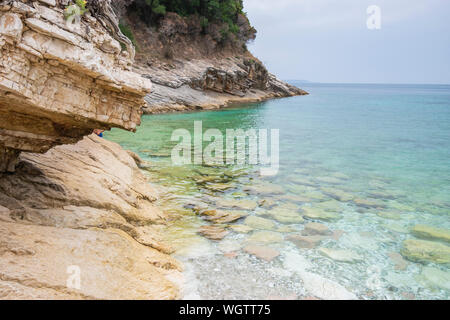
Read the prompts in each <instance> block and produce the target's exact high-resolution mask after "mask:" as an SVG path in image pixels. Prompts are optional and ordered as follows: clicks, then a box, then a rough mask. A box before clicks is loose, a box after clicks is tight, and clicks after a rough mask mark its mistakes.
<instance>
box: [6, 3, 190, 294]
mask: <svg viewBox="0 0 450 320" xmlns="http://www.w3.org/2000/svg"><path fill="white" fill-rule="evenodd" d="M68 4H69V1H65V0H60V1H55V0H40V1H26V0H24V1H14V0H7V1H1V2H0V298H2V299H176V298H178V297H179V289H178V286H177V285H176V284H175V283H174V281H175V282H177V281H178V279H180V276H181V273H180V270H181V266H180V265H179V263H178V262H177V261H176V260H174V259H173V258H171V256H170V253H171V249H170V247H169V246H167V245H165V244H164V243H163V242H162V241H161V240H160V238H159V236H158V230H159V229H160V228H161V226H163V225H164V224H165V221H166V216H165V214H164V213H163V212H162V211H160V210H159V209H158V207H156V206H155V204H154V201H155V200H156V198H157V195H158V193H157V191H156V190H155V189H153V188H152V187H151V186H150V185H149V183H148V182H147V179H146V177H145V176H144V175H143V174H142V173H141V171H140V170H139V169H138V166H137V164H136V162H137V163H140V159H139V158H138V157H137V156H136V155H134V154H132V153H129V152H126V151H124V150H123V149H122V148H121V147H120V146H119V145H117V144H115V143H112V142H108V141H106V140H104V139H101V138H98V137H97V136H95V135H93V136H88V135H89V134H90V133H91V132H92V130H93V129H110V128H112V127H117V128H122V129H125V130H130V131H134V130H135V129H136V127H137V126H138V125H139V124H140V117H141V115H142V109H141V107H142V106H143V105H144V104H145V101H144V97H145V95H146V94H148V93H149V92H150V89H151V82H150V80H148V79H145V78H143V77H142V76H141V75H139V74H137V73H135V72H133V71H132V63H133V58H134V48H133V47H132V45H131V42H130V41H129V40H128V39H127V38H126V37H124V36H123V34H122V33H121V32H120V31H119V28H118V24H117V20H116V17H115V14H114V12H113V11H112V7H111V2H110V1H90V6H89V11H87V12H85V13H84V14H83V15H82V16H80V17H79V18H80V20H79V23H76V24H73V25H70V24H68V22H67V19H66V17H65V8H67V5H68Z"/></svg>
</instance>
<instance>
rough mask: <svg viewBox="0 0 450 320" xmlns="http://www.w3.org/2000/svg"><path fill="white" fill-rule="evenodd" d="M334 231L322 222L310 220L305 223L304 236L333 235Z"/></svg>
mask: <svg viewBox="0 0 450 320" xmlns="http://www.w3.org/2000/svg"><path fill="white" fill-rule="evenodd" d="M332 234H333V232H332V231H331V230H330V229H328V227H327V226H326V225H324V224H322V223H317V222H310V223H307V224H305V229H304V230H303V231H302V235H304V236H315V235H321V236H331V235H332Z"/></svg>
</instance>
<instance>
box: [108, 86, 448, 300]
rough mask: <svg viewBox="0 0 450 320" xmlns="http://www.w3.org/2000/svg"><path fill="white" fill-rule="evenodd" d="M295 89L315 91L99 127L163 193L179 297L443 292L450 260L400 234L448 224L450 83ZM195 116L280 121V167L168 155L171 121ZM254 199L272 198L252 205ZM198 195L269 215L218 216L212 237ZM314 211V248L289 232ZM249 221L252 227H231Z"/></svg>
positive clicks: (174, 124) (273, 124)
mask: <svg viewBox="0 0 450 320" xmlns="http://www.w3.org/2000/svg"><path fill="white" fill-rule="evenodd" d="M294 84H295V83H294ZM300 87H302V88H304V89H305V90H307V91H309V92H310V93H311V95H309V96H306V97H293V98H287V99H278V100H272V101H268V102H264V103H258V104H248V105H241V106H237V107H234V108H231V109H225V110H220V111H207V112H197V113H185V114H169V115H155V116H153V115H152V116H144V117H143V123H142V125H141V127H140V128H139V130H138V132H137V133H136V134H132V133H127V132H123V131H120V130H113V131H112V132H111V133H108V134H107V135H106V137H107V138H108V139H111V140H113V141H116V142H118V143H120V144H121V145H122V146H123V147H124V148H127V149H130V150H133V151H135V152H137V153H138V154H139V155H140V156H141V157H142V158H144V159H146V160H150V161H151V162H152V165H151V167H149V168H147V169H146V170H145V171H144V172H145V173H146V174H148V175H149V177H150V179H151V180H152V181H153V182H155V183H156V184H159V185H160V186H163V187H164V188H165V190H166V191H167V192H166V193H165V194H164V195H163V197H162V199H161V201H160V202H161V203H160V204H161V206H163V208H165V210H166V211H167V212H168V213H169V215H170V217H171V218H170V221H169V225H168V227H167V228H166V230H165V235H166V237H167V240H168V241H170V243H171V244H172V245H173V246H174V247H175V249H176V252H175V256H176V257H177V258H178V259H179V260H181V261H183V262H184V263H185V266H186V272H185V275H186V279H187V281H186V286H185V288H184V289H185V290H184V292H185V297H186V298H201V299H235V298H241V299H274V298H287V299H294V298H305V297H311V296H315V297H319V298H338V297H343V298H345V297H353V296H352V295H354V296H356V297H357V298H360V299H410V298H415V299H448V298H449V293H450V291H449V288H450V280H449V277H450V271H449V266H448V265H442V264H441V265H438V264H435V263H433V262H427V263H417V262H411V261H407V260H404V259H402V258H401V256H400V255H399V253H400V251H401V249H402V243H403V241H404V240H406V239H415V238H416V237H414V236H413V235H412V234H411V233H410V231H409V230H410V228H412V227H413V226H415V225H417V224H424V225H428V226H434V227H439V228H441V229H446V230H449V229H450V86H395V85H326V84H320V85H319V84H307V85H304V84H302V85H300ZM200 120H201V121H203V129H204V130H206V129H208V128H217V129H220V130H221V131H222V132H225V129H249V128H255V129H259V128H267V129H272V128H275V129H280V171H279V173H278V175H276V176H275V177H270V178H268V177H261V176H260V175H259V174H258V170H257V169H258V168H256V167H252V166H246V167H244V168H238V167H234V166H229V167H208V166H193V165H187V166H182V167H174V166H172V163H171V159H170V152H171V149H172V147H173V146H174V145H175V144H176V143H175V142H170V136H171V134H172V132H173V130H175V129H178V128H185V129H188V130H190V131H193V122H194V121H200ZM223 199H229V200H234V201H239V200H248V201H247V202H245V205H243V202H239V203H235V205H233V202H230V201H228V202H226V203H224V202H223ZM261 200H266V201H267V202H270V203H271V204H272V205H273V206H272V207H267V206H260V205H258V206H256V208H253V207H254V206H255V205H254V203H255V202H256V203H259V202H260V201H261ZM367 201H369V202H368V203H366V202H367ZM233 206H234V207H233ZM203 207H206V208H209V209H219V210H225V211H226V212H228V213H230V212H231V213H235V212H236V210H239V212H240V213H241V214H243V213H245V214H248V215H249V216H257V217H261V218H264V219H268V220H270V221H269V222H272V223H271V224H269V226H267V221H265V224H266V225H265V226H256V227H255V225H254V224H251V223H247V222H246V220H245V219H241V220H239V221H237V222H233V223H227V224H222V225H221V226H223V227H226V228H227V230H228V231H229V233H228V234H227V236H226V237H225V238H224V239H223V240H221V241H211V240H208V239H206V238H204V237H202V236H200V235H199V234H198V231H199V228H200V227H201V226H203V225H210V222H208V221H206V220H205V217H204V216H201V215H200V214H199V210H198V208H203ZM239 207H241V208H239ZM311 208H312V210H318V211H319V212H321V213H323V212H326V214H327V215H328V218H330V217H331V218H333V219H331V220H330V219H328V218H326V217H325V218H326V219H324V218H323V217H322V218H320V219H317V218H314V219H312V218H306V219H305V221H304V222H301V223H298V221H296V222H295V223H294V222H293V220H295V219H292V215H290V216H289V217H290V218H289V219H281V218H280V217H279V216H277V215H278V214H279V212H280V210H281V212H284V213H285V212H286V211H288V212H289V213H290V214H291V213H293V214H294V216H296V217H297V216H304V215H305V212H308V210H310V209H311ZM277 210H278V211H277ZM315 212H316V211H315ZM287 220H289V221H287ZM291 220H292V221H291ZM311 221H315V222H319V223H322V224H324V225H325V226H327V227H328V228H329V229H330V230H331V231H332V232H334V233H333V235H332V236H326V237H324V238H323V239H322V241H321V242H320V243H315V244H314V245H313V248H303V247H302V246H300V247H299V246H297V245H296V243H295V242H293V241H290V240H289V239H290V237H292V236H293V235H294V236H295V235H298V234H300V233H301V232H302V230H303V229H304V226H305V224H307V223H308V222H311ZM246 224H251V226H252V230H251V231H249V232H248V233H242V231H243V230H236V228H234V229H233V228H232V227H231V226H234V225H246ZM259 229H264V230H265V231H262V230H259ZM266 229H269V231H270V233H267V230H266ZM237 231H240V232H237ZM247 231H248V230H247ZM261 231H262V232H266V233H261ZM249 244H257V245H259V246H263V247H270V248H272V249H274V250H275V251H276V252H277V253H279V256H277V257H276V258H274V259H273V260H272V261H270V262H267V261H265V260H262V259H259V258H257V257H255V256H253V255H250V254H248V253H247V252H246V251H245V250H243V247H246V246H247V245H249ZM447 245H448V244H447ZM322 248H327V249H332V250H345V254H346V255H347V256H348V255H349V254H350V255H351V257H352V258H351V259H350V260H353V261H351V262H343V261H339V260H345V259H344V258H342V252H343V251H339V253H341V257H340V258H336V257H334V259H333V258H330V257H329V256H327V255H325V254H324V252H323V249H322ZM334 252H335V253H336V251H334ZM347 258H348V257H347ZM347 260H348V259H347Z"/></svg>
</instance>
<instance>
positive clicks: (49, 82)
mask: <svg viewBox="0 0 450 320" xmlns="http://www.w3.org/2000/svg"><path fill="white" fill-rule="evenodd" d="M108 3H109V2H106V5H107V4H108ZM63 9H64V6H63V5H62V2H61V1H26V0H23V1H13V0H11V1H3V2H2V3H1V4H0V172H5V171H13V170H14V167H15V164H16V159H17V155H18V151H28V152H37V153H43V152H46V151H47V150H49V149H50V148H52V147H54V146H56V145H60V144H68V143H76V142H77V141H79V140H80V139H82V138H83V137H84V136H86V135H88V134H90V133H91V132H92V130H93V129H95V128H99V129H110V128H112V127H118V128H122V129H126V130H132V131H133V130H135V129H136V126H138V125H139V124H140V117H141V114H142V111H141V107H142V106H143V105H144V104H145V102H144V96H145V95H146V94H148V93H149V92H150V89H151V82H150V81H149V80H148V79H145V78H143V77H141V76H140V75H138V74H136V73H134V72H132V71H130V70H131V64H132V60H131V57H130V55H129V54H128V53H127V52H125V51H122V50H121V45H120V43H119V42H118V41H117V40H116V39H115V38H117V37H114V31H113V30H108V29H107V28H106V27H105V24H104V23H101V21H100V20H98V19H97V18H95V17H94V16H92V15H91V14H90V13H89V12H88V13H86V14H85V15H84V16H83V17H82V18H81V21H80V23H79V24H72V25H68V24H67V23H66V20H65V18H64V14H63Z"/></svg>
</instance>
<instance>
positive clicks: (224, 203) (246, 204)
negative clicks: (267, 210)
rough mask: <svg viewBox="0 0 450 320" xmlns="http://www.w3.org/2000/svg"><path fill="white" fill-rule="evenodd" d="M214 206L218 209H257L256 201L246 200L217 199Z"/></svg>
mask: <svg viewBox="0 0 450 320" xmlns="http://www.w3.org/2000/svg"><path fill="white" fill-rule="evenodd" d="M216 205H217V206H218V207H220V208H234V209H240V210H249V211H252V210H255V209H256V207H258V204H257V203H256V201H253V200H247V199H242V200H234V199H232V200H229V199H219V200H217V202H216Z"/></svg>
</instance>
